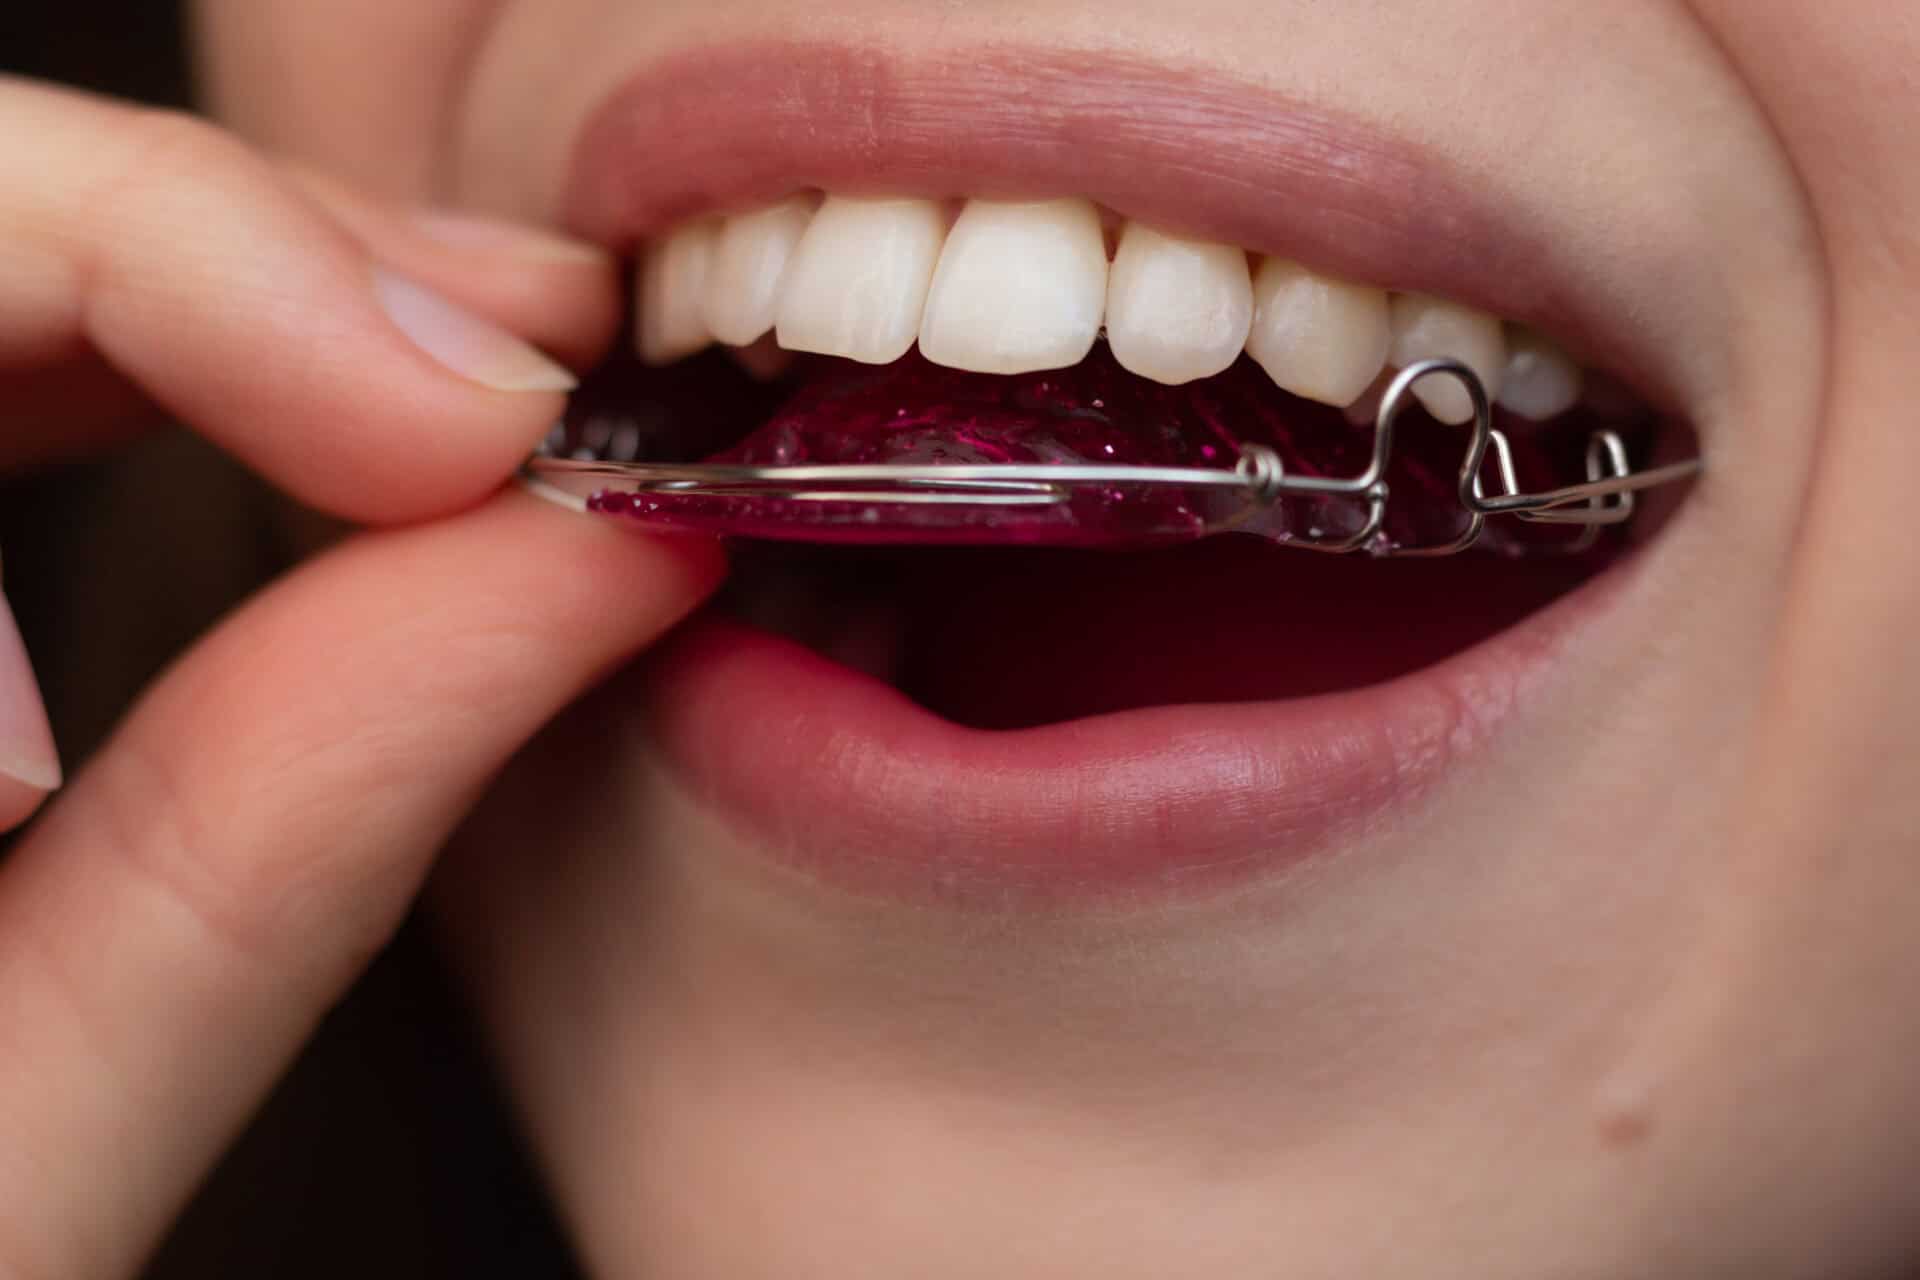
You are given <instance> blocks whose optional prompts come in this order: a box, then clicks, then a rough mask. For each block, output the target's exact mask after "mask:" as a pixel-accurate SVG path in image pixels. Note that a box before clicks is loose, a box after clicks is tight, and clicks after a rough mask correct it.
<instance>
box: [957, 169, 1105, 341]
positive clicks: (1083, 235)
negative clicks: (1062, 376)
mask: <svg viewBox="0 0 1920 1280" xmlns="http://www.w3.org/2000/svg"><path fill="white" fill-rule="evenodd" d="M1106 302H1107V249H1106V238H1105V236H1104V235H1103V233H1102V231H1101V228H1100V213H1099V210H1097V209H1095V208H1094V206H1093V205H1092V203H1091V202H1089V201H1086V200H1078V199H1074V200H1045V201H1036V202H1022V203H1008V202H1001V201H992V200H970V201H968V202H967V206H966V208H964V209H963V210H961V212H960V217H959V220H958V221H956V222H955V223H954V225H953V230H952V231H951V232H949V233H948V235H947V243H946V248H945V249H944V250H943V251H942V252H941V254H940V262H939V266H938V267H937V269H936V270H935V271H934V275H933V284H932V287H931V288H930V289H929V291H928V293H927V300H926V308H925V311H924V313H923V315H922V316H921V319H920V352H921V354H922V355H924V356H926V358H927V359H929V360H931V361H933V362H934V363H935V364H943V365H947V366H948V367H950V368H955V369H971V370H974V371H977V372H980V373H1029V372H1033V371H1035V370H1040V369H1062V368H1066V367H1068V366H1070V365H1075V364H1078V363H1079V362H1080V361H1081V360H1082V359H1084V358H1085V357H1086V354H1087V352H1089V351H1090V350H1092V349H1093V342H1094V339H1095V338H1096V337H1098V336H1099V333H1100V321H1101V316H1102V314H1103V312H1104V311H1105V309H1106Z"/></svg>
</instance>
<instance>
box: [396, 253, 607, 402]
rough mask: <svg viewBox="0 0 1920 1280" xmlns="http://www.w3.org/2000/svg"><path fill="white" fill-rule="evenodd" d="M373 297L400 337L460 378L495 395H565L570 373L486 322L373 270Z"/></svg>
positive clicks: (401, 278)
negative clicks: (513, 392)
mask: <svg viewBox="0 0 1920 1280" xmlns="http://www.w3.org/2000/svg"><path fill="white" fill-rule="evenodd" d="M373 277H374V293H375V295H376V296H377V297H378V298H379V299H380V306H381V308H382V309H383V310H385V311H386V313H387V316H388V317H389V318H390V319H391V320H392V321H393V323H394V324H395V325H397V326H398V327H399V329H400V332H402V333H404V334H406V335H407V337H409V338H411V339H413V342H414V345H415V346H417V347H419V348H420V349H421V350H422V351H425V352H426V353H427V354H428V355H430V356H432V357H433V358H434V359H435V360H438V361H439V362H440V363H441V364H443V365H445V366H446V367H447V368H449V369H451V370H453V372H455V373H457V374H459V375H460V376H461V377H463V378H467V379H470V380H471V381H474V382H477V383H479V384H480V385H481V386H483V387H490V388H492V389H493V390H495V391H571V390H573V389H574V387H576V386H578V385H579V383H578V382H577V381H576V380H575V378H574V376H573V375H572V374H571V373H568V372H567V371H566V370H565V369H564V368H562V367H561V366H560V365H557V364H555V363H554V362H553V361H552V360H550V359H548V358H547V357H546V356H544V355H542V354H541V353H540V352H539V351H538V350H536V349H535V348H533V347H532V346H529V345H528V344H527V343H525V342H523V341H521V340H520V339H519V338H516V337H514V336H513V335H512V334H510V333H508V332H507V331H506V330H505V329H502V328H501V327H500V326H498V325H496V324H494V323H493V322H492V321H489V320H483V319H481V318H480V317H479V316H477V315H474V314H473V313H472V312H471V311H468V310H466V309H465V308H464V307H460V306H456V305H455V304H454V303H451V302H449V301H447V300H446V299H445V298H443V297H441V296H440V295H439V294H437V293H434V292H433V291H432V290H430V289H427V288H425V287H424V286H422V285H418V284H415V283H414V282H413V281H411V280H408V279H406V278H405V277H404V276H397V275H395V274H394V273H393V272H391V271H387V270H384V269H381V268H379V267H376V268H374V273H373Z"/></svg>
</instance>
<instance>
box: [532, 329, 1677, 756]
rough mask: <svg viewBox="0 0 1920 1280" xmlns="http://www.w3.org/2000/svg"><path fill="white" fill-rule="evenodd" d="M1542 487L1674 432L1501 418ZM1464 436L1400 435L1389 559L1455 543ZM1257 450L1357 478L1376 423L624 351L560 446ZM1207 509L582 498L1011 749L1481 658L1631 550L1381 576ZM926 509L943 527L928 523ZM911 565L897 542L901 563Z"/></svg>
mask: <svg viewBox="0 0 1920 1280" xmlns="http://www.w3.org/2000/svg"><path fill="white" fill-rule="evenodd" d="M1495 425H1496V426H1498V427H1499V428H1501V429H1502V430H1503V431H1504V432H1505V433H1506V434H1507V435H1508V436H1509V438H1510V439H1511V441H1512V443H1513V446H1514V454H1515V466H1516V470H1517V472H1518V475H1519V479H1520V481H1521V483H1522V484H1523V485H1524V486H1526V487H1528V488H1546V487H1552V486H1554V485H1558V484H1564V483H1568V482H1569V481H1570V480H1573V479H1578V478H1581V476H1582V475H1583V470H1582V468H1583V459H1584V453H1585V448H1586V442H1587V440H1588V439H1589V437H1590V436H1591V434H1592V432H1593V430H1594V429H1596V428H1598V427H1601V426H1605V427H1608V428H1610V429H1612V430H1615V431H1617V432H1620V433H1621V434H1622V435H1623V436H1624V437H1625V439H1626V442H1627V444H1628V447H1629V450H1630V452H1631V453H1632V455H1633V456H1634V457H1636V458H1640V457H1646V456H1648V455H1649V453H1650V451H1651V450H1652V449H1654V447H1655V446H1656V443H1657V437H1659V436H1660V435H1661V434H1662V433H1663V430H1662V428H1661V427H1660V425H1659V424H1658V422H1657V420H1656V419H1655V418H1654V416H1653V415H1652V414H1650V413H1648V412H1646V411H1644V410H1640V409H1638V408H1633V409H1627V410H1623V409H1620V408H1618V407H1615V408H1612V409H1611V410H1609V409H1608V408H1606V407H1604V406H1602V407H1595V406H1591V405H1588V406H1582V407H1579V408H1576V409H1575V410H1573V411H1571V412H1569V413H1567V414H1564V415H1562V416H1561V417H1560V418H1558V419H1556V420H1554V421H1553V422H1550V423H1544V424H1536V423H1531V422H1527V421H1525V420H1522V419H1519V418H1517V417H1514V416H1512V415H1508V414H1505V413H1499V414H1497V419H1496V424H1495ZM1466 437H1467V433H1466V430H1465V429H1464V428H1459V427H1449V426H1446V425H1444V424H1441V423H1438V422H1435V421H1432V420H1431V419H1429V418H1427V417H1426V416H1425V414H1424V413H1422V412H1420V411H1419V410H1417V409H1416V410H1413V411H1411V412H1409V414H1408V415H1407V417H1406V418H1405V419H1404V420H1403V425H1402V428H1401V431H1400V433H1399V437H1398V439H1397V442H1396V447H1395V450H1394V454H1393V458H1392V464H1391V470H1390V471H1389V475H1388V480H1389V484H1390V486H1391V490H1392V501H1391V502H1390V503H1389V504H1388V525H1387V529H1386V534H1387V536H1389V537H1391V538H1392V539H1393V540H1394V541H1395V542H1397V543H1399V544H1402V545H1413V546H1423V545H1435V544H1441V543H1445V542H1448V541H1450V540H1452V539H1453V538H1455V537H1457V536H1458V535H1459V533H1460V532H1461V530H1462V528H1463V527H1464V523H1465V520H1466V517H1465V514H1464V513H1463V512H1462V511H1461V509H1460V505H1459V502H1458V499H1457V496H1456V492H1455V491H1456V487H1457V477H1458V471H1459V467H1460V463H1461V458H1462V454H1463V451H1464V449H1465V445H1466ZM1251 443H1257V444H1262V445H1266V446H1267V447H1269V448H1272V449H1273V450H1274V451H1275V452H1276V453H1277V454H1279V456H1280V457H1281V459H1282V461H1283V463H1284V464H1285V466H1286V468H1287V471H1288V473H1289V474H1310V475H1327V476H1346V475H1353V474H1355V473H1358V472H1359V471H1361V470H1362V469H1363V468H1364V467H1365V465H1366V462H1367V458H1368V456H1369V453H1370V451H1371V448H1372V433H1371V427H1370V424H1366V425H1356V424H1355V423H1354V422H1353V421H1351V420H1350V417H1349V415H1348V414H1345V413H1343V412H1342V411H1340V410H1338V409H1331V408H1328V407H1326V406H1323V405H1318V404H1314V403H1311V402H1309V401H1306V400H1303V399H1300V398H1299V397H1296V396H1292V395H1290V394H1288V393H1286V392H1284V391H1282V390H1280V389H1279V388H1277V387H1276V386H1274V385H1273V383H1272V381H1271V380H1270V379H1268V378H1266V377H1265V376H1264V375H1263V374H1262V373H1261V372H1260V370H1259V369H1258V368H1257V367H1254V366H1253V365H1252V362H1251V361H1249V360H1247V359H1246V358H1244V357H1243V358H1242V359H1241V360H1240V361H1239V362H1238V363H1236V364H1235V365H1234V366H1232V367H1230V368H1228V369H1227V370H1226V371H1224V372H1223V373H1220V374H1218V375H1216V376H1214V377H1211V378H1204V379H1200V380H1197V381H1195V382H1191V383H1188V384H1185V385H1181V386H1167V385H1164V384H1160V383H1156V382H1152V381H1149V380H1147V379H1144V378H1140V377H1137V376H1135V375H1133V374H1131V373H1129V372H1128V371H1126V370H1125V369H1122V368H1121V367H1120V366H1119V365H1118V364H1117V362H1115V361H1114V359H1113V358H1112V356H1111V355H1110V354H1109V353H1108V352H1107V350H1106V348H1105V346H1104V345H1103V344H1102V345H1096V347H1095V348H1094V350H1093V352H1092V354H1090V355H1089V356H1088V357H1087V358H1086V359H1085V360H1083V361H1082V362H1080V363H1079V364H1078V365H1075V366H1073V367H1071V368H1068V369H1061V370H1052V371H1047V372H1044V373H1033V374H1020V375H999V374H982V373H973V372H967V371H962V370H955V369H948V368H942V367H939V366H935V365H933V364H931V363H929V362H927V361H926V360H924V359H923V358H921V357H920V356H919V355H917V354H916V353H913V352H909V353H908V355H906V356H905V357H903V358H901V359H900V360H897V361H895V362H893V363H892V364H888V365H877V366H876V365H863V364H856V363H853V362H850V361H846V360H841V359H837V358H832V357H815V356H807V357H801V358H800V359H799V360H797V361H795V362H793V363H792V364H790V365H789V366H788V367H787V368H785V370H784V371H783V372H781V373H780V374H779V375H778V376H777V377H771V378H769V377H764V376H756V375H753V374H749V373H748V372H747V371H746V370H745V368H744V367H743V362H742V361H741V360H740V359H739V358H737V355H736V354H733V353H727V352H724V351H721V350H718V349H714V350H710V351H708V352H707V353H705V354H702V355H700V356H697V357H695V358H693V359H690V360H685V361H682V362H680V363H678V364H674V365H670V366H668V367H665V368H652V367H644V366H642V365H641V364H640V363H639V362H638V361H636V360H633V359H631V358H627V357H621V358H617V359H615V360H613V361H612V362H610V363H609V364H608V365H606V366H605V367H603V368H602V369H600V370H598V371H596V372H595V373H594V374H593V375H591V376H590V377H589V378H588V379H587V380H586V382H585V384H584V385H583V386H582V388H581V390H580V391H579V392H578V393H576V395H575V396H574V398H573V401H572V403H571V405H570V407H569V411H568V414H567V417H566V420H565V422H564V423H563V424H562V425H561V426H560V427H558V428H556V431H555V433H554V436H553V438H552V439H550V440H549V442H548V446H547V449H548V452H551V453H554V454H557V455H559V456H571V457H576V458H581V459H589V458H591V459H598V460H610V461H621V462H632V461H640V462H690V461H729V462H742V463H752V464H760V465H793V464H807V463H854V464H862V463H930V464H936V465H942V464H954V463H1003V462H1036V463H1046V462H1054V463H1059V462H1090V463H1102V464H1115V465H1151V466H1204V467H1214V466H1218V467H1225V468H1230V467H1231V466H1232V465H1233V463H1234V461H1235V460H1236V459H1237V457H1238V456H1239V453H1240V450H1241V448H1242V447H1243V446H1245V445H1247V444H1251ZM1225 500H1229V499H1223V497H1222V496H1221V494H1219V493H1203V492H1187V491H1183V490H1180V489H1177V488H1176V489H1158V488H1142V489H1128V488H1125V487H1119V488H1111V489H1094V490H1091V491H1088V492H1084V493H1080V492H1076V493H1075V494H1074V496H1073V498H1072V499H1071V501H1069V502H1067V503H1061V504H1048V505H1038V506H1032V507H1021V506H1015V507H1002V508H994V507H974V508H971V511H970V513H969V514H967V515H966V517H965V518H958V519H957V518H956V515H955V511H954V510H951V509H941V508H928V507H920V506H912V505H904V504H902V505H897V506H894V505H889V504H876V503H874V502H871V501H864V500H863V501H856V502H848V503H831V502H828V503H821V502H805V503H793V502H782V501H779V500H777V499H767V498H765V497H740V496H732V497H694V496H692V495H685V496H681V495H631V494H624V493H621V492H620V491H618V490H617V489H609V490H608V491H606V492H604V493H601V494H596V495H595V496H594V498H593V499H591V500H590V503H589V505H590V508H592V509H594V510H596V511H599V512H601V513H603V514H606V515H611V516H616V517H621V518H626V519H631V520H633V521H634V523H635V524H636V526H637V527H645V528H652V529H680V530H685V531H690V532H699V533H718V534H722V535H725V536H728V537H729V539H730V541H731V543H732V548H733V558H734V562H735V574H734V576H733V578H732V580H731V582H730V584H729V586H728V588H727V590H726V591H725V592H724V593H723V596H722V598H721V600H720V601H719V602H718V603H717V605H716V606H715V607H717V608H720V609H723V610H725V611H727V612H730V613H732V614H734V615H735V616H737V617H740V618H743V619H745V620H747V621H749V622H751V623H753V624H755V625H758V626H761V627H764V628H766V629H768V630H771V631H774V632H776V633H779V634H783V635H786V636H788V637H790V638H792V639H793V640H795V641H797V642H799V643H801V644H804V645H806V646H808V647H809V648H812V649H814V650H815V651H817V652H820V653H822V654H824V655H826V656H828V657H830V658H832V659H834V660H836V661H838V662H841V663H844V664H845V665H848V666H850V667H854V668H856V669H859V670H862V671H864V672H867V673H868V674H870V675H872V676H873V677H875V678H877V679H881V680H884V681H886V682H888V683H890V684H892V685H894V686H895V687H897V688H899V689H900V690H902V691H903V692H904V693H906V694H907V695H908V696H910V697H912V698H913V699H914V700H915V701H916V702H918V703H919V704H920V705H922V706H923V707H926V708H927V709H929V710H931V711H933V712H935V713H937V714H939V715H942V716H944V717H946V718H948V719H950V720H953V721H956V722H958V723H961V724H966V725H970V726H974V727H979V728H991V729H1013V728H1023V727H1030V726H1034V725H1041V724H1048V723H1056V722H1060V721H1065V720H1072V719H1076V718H1079V717H1083V716H1087V715H1095V714H1103V713H1108V712H1116V711H1125V710H1131V709H1135V708H1140V707H1147V706H1158V705H1168V704H1189V703H1217V702H1240V701H1250V700H1264V699H1274V698H1289V697H1302V696H1311V695H1314V694H1321V693H1329V692H1336V691H1339V690H1343V689H1350V688H1358V687H1363V686H1366V685H1371V684H1376V683H1380V682H1382V681H1385V680H1389V679H1392V678H1394V677H1397V676H1400V675H1404V674H1407V673H1410V672H1412V671H1415V670H1418V669H1420V668H1422V667H1425V666H1428V665H1431V664H1433V663H1435V662H1438V661H1440V660H1442V659H1444V658H1447V657H1449V656H1451V655H1453V654H1455V653H1458V652H1461V651H1463V650H1464V649H1466V648H1468V647H1471V646H1472V645H1474V644H1476V643H1478V642H1479V641H1481V640H1484V639H1486V638H1488V637H1489V636H1491V635H1493V634H1495V633H1496V632H1498V631H1500V630H1503V629H1504V628H1506V627H1508V626H1510V625H1512V624H1513V623H1515V622H1517V621H1519V620H1520V619H1522V618H1524V617H1526V616H1527V615H1529V614H1531V613H1533V612H1534V611H1536V610H1538V609H1540V608H1542V607H1544V606H1545V605H1546V604H1548V603H1550V602H1551V601H1553V600H1554V599H1556V598H1557V597H1559V596H1560V595H1562V594H1564V593H1566V592H1567V591H1570V590H1572V589H1573V588H1574V587H1576V586H1578V585H1579V584H1580V583H1582V582H1584V581H1586V580H1587V579H1588V578H1590V577H1591V576H1593V575H1594V574H1595V573H1597V572H1598V571H1600V570H1601V569H1602V568H1604V567H1605V566H1606V565H1607V564H1608V563H1609V562H1610V561H1611V560H1612V559H1613V558H1615V557H1616V556H1617V555H1618V554H1619V553H1620V551H1621V549H1622V548H1623V545H1624V542H1623V540H1622V539H1621V538H1620V537H1619V536H1618V535H1611V534H1610V535H1609V536H1607V537H1603V538H1602V539H1601V540H1600V542H1599V543H1598V544H1596V545H1595V546H1594V547H1593V548H1592V549H1591V550H1588V551H1586V552H1584V553H1582V554H1578V555H1569V554H1565V551H1566V549H1567V547H1568V544H1569V542H1570V540H1571V539H1572V538H1573V537H1574V536H1576V535H1577V533H1578V530H1577V529H1569V528H1566V527H1559V526H1544V525H1533V524H1528V523H1525V522H1521V521H1517V520H1509V519H1499V520H1493V521H1490V522H1489V523H1488V525H1487V530H1486V533H1485V535H1484V537H1483V542H1482V547H1483V548H1484V549H1485V550H1487V551H1491V552H1493V553H1494V554H1470V555H1463V556H1454V557H1450V558H1446V559H1441V560H1376V559H1372V558H1370V557H1366V556H1331V555H1311V554H1303V553H1302V552H1300V551H1299V550H1296V549H1294V548H1292V547H1289V546H1287V545H1286V543H1287V542H1288V541H1289V540H1297V539H1311V540H1315V541H1318V540H1324V539H1326V538H1329V537H1338V536H1341V535H1342V534H1344V533H1346V532H1350V531H1351V530H1352V529H1355V528H1358V527H1360V525H1361V524H1362V523H1363V522H1364V520H1365V516H1366V512H1365V510H1364V507H1363V506H1362V505H1361V504H1359V503H1357V502H1353V501H1349V500H1334V499H1328V500H1297V499H1285V500H1283V501H1281V502H1280V503H1278V504H1275V505H1273V506H1272V507H1271V508H1267V509H1264V510H1262V511H1260V512H1258V513H1257V514H1256V517H1255V519H1256V521H1257V523H1254V524H1251V525H1249V526H1248V527H1249V529H1250V532H1247V533H1234V534H1226V535H1222V536H1213V537H1206V538H1198V537H1197V534H1198V533H1199V532H1201V531H1203V529H1204V528H1206V527H1216V526H1217V525H1218V524H1219V523H1220V521H1221V520H1222V518H1223V517H1233V518H1240V517H1239V516H1238V515H1236V514H1235V513H1231V512H1223V511H1222V510H1221V508H1220V503H1221V502H1222V501H1225ZM929 512H931V513H932V514H931V515H929V514H928V513H929ZM903 544H904V545H903Z"/></svg>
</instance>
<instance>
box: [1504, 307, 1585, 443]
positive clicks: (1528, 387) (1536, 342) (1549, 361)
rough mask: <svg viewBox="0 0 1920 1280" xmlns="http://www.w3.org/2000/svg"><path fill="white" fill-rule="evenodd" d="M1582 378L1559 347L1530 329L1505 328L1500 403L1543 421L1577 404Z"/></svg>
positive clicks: (1576, 366)
mask: <svg viewBox="0 0 1920 1280" xmlns="http://www.w3.org/2000/svg"><path fill="white" fill-rule="evenodd" d="M1584 382H1585V379H1584V378H1583V377H1582V376H1581V373H1580V366H1579V365H1577V364H1575V363H1574V362H1573V359H1572V357H1570V356H1569V355H1567V353H1566V352H1565V351H1562V350H1561V349H1560V347H1559V346H1558V345H1557V344H1556V343H1554V342H1553V340H1552V339H1550V338H1547V337H1545V336H1543V335H1541V334H1539V333H1535V332H1534V331H1533V330H1532V329H1527V328H1524V327H1521V326H1519V325H1513V326H1510V327H1509V328H1508V330H1507V369H1506V374H1505V376H1504V377H1502V378H1501V380H1500V403H1501V405H1502V406H1504V407H1505V408H1508V409H1511V410H1512V411H1513V412H1515V413H1517V414H1519V415H1520V416H1521V417H1523V418H1529V419H1531V420H1533V421H1534V422H1546V421H1548V420H1549V419H1552V418H1557V417H1559V416H1560V415H1561V414H1563V413H1565V412H1566V411H1567V410H1569V409H1571V408H1573V406H1574V405H1576V404H1579V403H1580V393H1581V391H1582V390H1583V389H1584V385H1583V384H1584Z"/></svg>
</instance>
